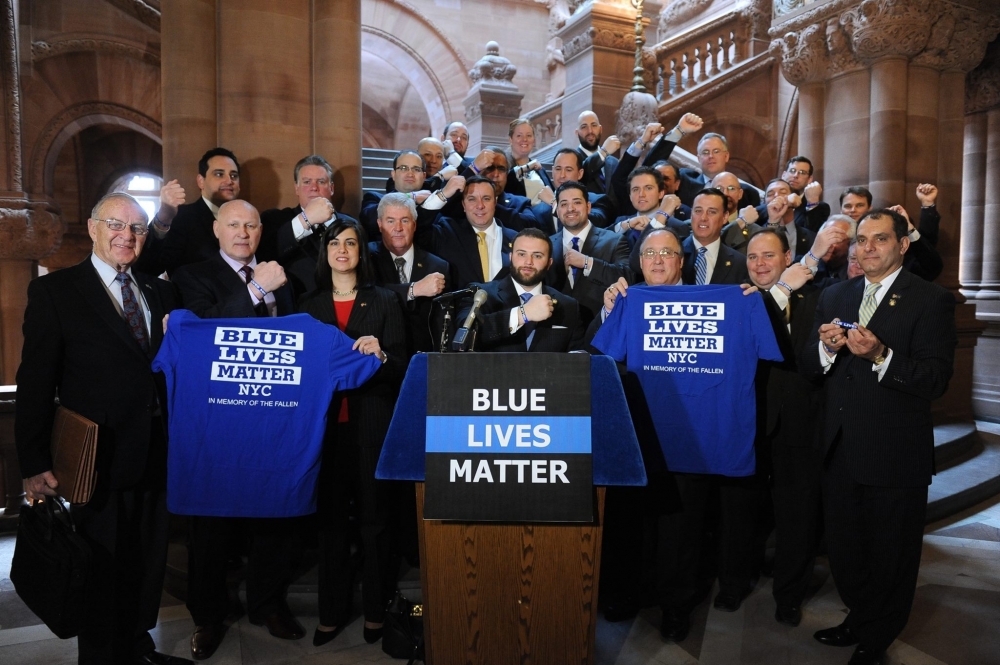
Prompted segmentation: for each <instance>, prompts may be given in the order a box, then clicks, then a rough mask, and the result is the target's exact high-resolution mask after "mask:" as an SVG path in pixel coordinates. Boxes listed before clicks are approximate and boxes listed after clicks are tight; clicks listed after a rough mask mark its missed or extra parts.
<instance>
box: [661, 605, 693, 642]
mask: <svg viewBox="0 0 1000 665" xmlns="http://www.w3.org/2000/svg"><path fill="white" fill-rule="evenodd" d="M689 630H691V620H690V619H689V618H688V615H687V613H685V612H679V611H677V610H663V620H662V621H661V622H660V637H662V638H663V639H665V640H666V641H668V642H683V641H684V638H686V637H687V635H688V631H689Z"/></svg>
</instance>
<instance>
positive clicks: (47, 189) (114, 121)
mask: <svg viewBox="0 0 1000 665" xmlns="http://www.w3.org/2000/svg"><path fill="white" fill-rule="evenodd" d="M101 124H105V125H120V126H122V127H127V128H128V129H131V130H133V131H135V132H138V133H140V134H142V135H144V136H147V137H149V138H150V139H152V140H153V141H156V142H157V143H160V144H162V143H163V139H162V138H161V137H162V133H163V131H162V127H161V126H160V123H159V122H157V121H156V120H154V119H152V118H150V117H149V116H146V115H144V114H142V113H140V112H138V111H136V110H134V109H131V108H128V107H126V106H121V105H119V104H114V103H111V102H84V103H81V104H74V105H73V106H69V107H67V108H65V109H63V111H62V112H61V113H59V114H58V115H56V116H55V117H53V118H52V119H51V120H49V122H48V123H47V124H46V125H45V128H44V129H43V130H42V132H41V134H39V136H38V139H37V140H36V141H35V146H34V149H33V150H32V159H31V186H32V188H33V190H34V191H36V192H41V193H43V194H45V195H46V196H51V195H52V192H53V190H54V172H55V164H56V160H57V159H58V157H59V153H60V152H61V151H62V149H63V146H65V145H66V142H67V141H69V140H70V139H71V138H73V136H74V135H76V134H78V133H79V132H81V131H82V130H84V129H86V128H87V127H92V126H94V125H101Z"/></svg>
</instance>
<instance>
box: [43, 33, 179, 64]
mask: <svg viewBox="0 0 1000 665" xmlns="http://www.w3.org/2000/svg"><path fill="white" fill-rule="evenodd" d="M80 51H91V52H95V53H108V54H111V55H120V56H124V57H126V58H132V59H134V60H142V61H143V62H148V63H149V64H151V65H155V66H157V67H159V66H160V55H159V53H156V52H154V51H150V50H149V49H147V48H145V47H143V46H140V45H139V44H132V43H129V42H123V41H118V40H113V39H102V38H99V37H91V36H74V37H68V38H58V37H57V38H55V39H53V40H51V41H48V42H45V41H37V42H32V43H31V59H32V60H34V61H35V62H38V61H41V60H45V59H46V58H51V57H54V56H57V55H62V54H64V53H77V52H80Z"/></svg>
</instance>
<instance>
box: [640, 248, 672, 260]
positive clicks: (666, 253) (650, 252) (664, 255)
mask: <svg viewBox="0 0 1000 665" xmlns="http://www.w3.org/2000/svg"><path fill="white" fill-rule="evenodd" d="M680 255H681V253H680V252H677V251H674V250H672V249H667V248H665V247H664V248H663V249H660V250H656V249H647V250H645V251H644V252H642V254H640V256H642V258H644V259H652V258H654V257H657V256H659V257H660V258H661V259H673V258H677V257H678V256H680Z"/></svg>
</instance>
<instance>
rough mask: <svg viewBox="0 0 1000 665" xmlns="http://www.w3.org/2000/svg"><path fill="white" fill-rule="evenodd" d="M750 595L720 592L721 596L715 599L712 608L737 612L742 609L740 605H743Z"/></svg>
mask: <svg viewBox="0 0 1000 665" xmlns="http://www.w3.org/2000/svg"><path fill="white" fill-rule="evenodd" d="M749 595H750V592H749V591H746V592H745V593H742V594H739V593H736V594H734V593H730V592H727V591H720V592H719V595H717V596H716V597H715V602H713V603H712V606H713V607H714V608H715V609H717V610H721V611H723V612H735V611H736V610H738V609H740V605H742V604H743V599H744V598H746V597H747V596H749Z"/></svg>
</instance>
